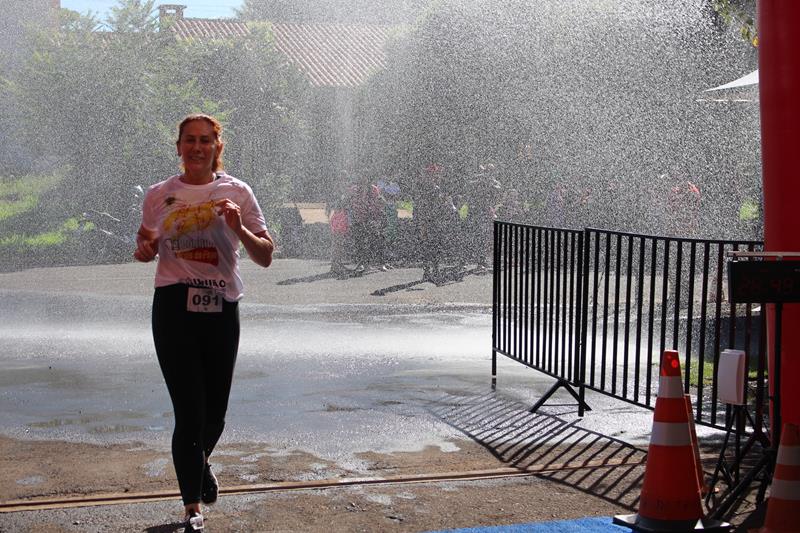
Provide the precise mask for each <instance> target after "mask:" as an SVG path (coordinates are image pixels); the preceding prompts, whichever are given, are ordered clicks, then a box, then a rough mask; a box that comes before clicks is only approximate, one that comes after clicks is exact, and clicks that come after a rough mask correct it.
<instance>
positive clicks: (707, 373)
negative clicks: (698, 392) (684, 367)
mask: <svg viewBox="0 0 800 533" xmlns="http://www.w3.org/2000/svg"><path fill="white" fill-rule="evenodd" d="M699 366H700V365H698V364H697V361H696V360H692V367H691V368H690V369H689V384H690V385H692V386H694V387H697V384H698V381H699V377H700V372H699V370H700V368H699ZM713 383H714V363H712V362H709V361H704V362H703V388H705V387H710V386H711V385H712V384H713Z"/></svg>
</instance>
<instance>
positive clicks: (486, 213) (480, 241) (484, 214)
mask: <svg viewBox="0 0 800 533" xmlns="http://www.w3.org/2000/svg"><path fill="white" fill-rule="evenodd" d="M494 174H495V167H494V165H493V164H491V163H488V164H486V165H481V167H480V168H479V169H478V173H477V174H476V175H475V176H474V177H473V179H472V180H470V182H469V190H468V194H469V196H468V198H467V202H468V205H469V212H468V213H467V220H466V225H467V234H471V235H473V236H474V239H473V241H472V243H471V245H470V249H471V251H472V253H473V257H474V259H475V262H476V273H479V274H480V273H483V272H485V271H486V269H487V267H488V266H489V262H490V260H489V259H488V258H489V257H491V255H492V249H493V247H494V243H493V232H494V227H493V225H494V220H495V218H497V213H496V207H497V202H498V200H499V196H500V191H501V187H500V182H498V181H497V179H496V178H495V177H494Z"/></svg>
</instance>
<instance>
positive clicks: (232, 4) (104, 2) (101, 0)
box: [61, 0, 243, 20]
mask: <svg viewBox="0 0 800 533" xmlns="http://www.w3.org/2000/svg"><path fill="white" fill-rule="evenodd" d="M242 1H243V0H156V3H155V5H156V7H158V6H159V5H160V4H180V5H184V6H186V10H185V11H184V12H183V14H184V16H186V17H193V18H230V17H233V16H235V13H234V11H233V10H234V9H235V8H239V7H241V5H242ZM118 3H119V2H118V0H61V7H64V8H67V9H72V10H73V11H78V12H79V13H83V14H85V13H86V12H87V11H91V12H93V13H95V14H96V15H97V18H99V19H100V20H105V19H106V16H107V14H108V12H109V10H110V8H112V7H114V6H116V5H118Z"/></svg>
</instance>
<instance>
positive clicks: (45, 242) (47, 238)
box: [0, 217, 94, 250]
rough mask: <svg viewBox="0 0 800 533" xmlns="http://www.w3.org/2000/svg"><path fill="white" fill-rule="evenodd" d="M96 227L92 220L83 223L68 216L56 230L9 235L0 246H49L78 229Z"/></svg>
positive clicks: (0, 242)
mask: <svg viewBox="0 0 800 533" xmlns="http://www.w3.org/2000/svg"><path fill="white" fill-rule="evenodd" d="M93 227H94V224H92V223H91V222H84V223H81V221H79V220H78V219H77V218H74V217H73V218H68V219H67V220H65V221H64V222H63V223H62V224H61V226H59V227H58V228H57V229H55V230H51V231H45V232H43V233H38V234H36V235H20V234H18V233H17V234H14V235H9V236H8V237H4V238H2V239H0V248H3V249H5V250H8V249H9V248H11V249H13V248H47V247H51V246H58V245H60V244H63V243H64V242H65V241H66V240H67V239H68V238H69V237H70V236H71V235H73V234H75V233H76V232H77V231H89V230H91V229H92V228H93Z"/></svg>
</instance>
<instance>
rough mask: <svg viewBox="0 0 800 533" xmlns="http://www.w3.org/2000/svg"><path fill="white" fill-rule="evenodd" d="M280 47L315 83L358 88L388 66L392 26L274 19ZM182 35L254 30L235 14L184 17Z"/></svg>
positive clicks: (176, 24)
mask: <svg viewBox="0 0 800 533" xmlns="http://www.w3.org/2000/svg"><path fill="white" fill-rule="evenodd" d="M272 29H273V32H274V34H275V46H276V48H277V49H278V50H279V51H281V52H282V53H283V54H284V55H285V56H286V57H287V58H288V59H289V61H290V62H292V63H293V64H294V65H295V66H296V67H297V68H298V69H299V70H300V71H301V72H303V73H304V74H305V75H306V76H307V78H308V80H309V82H310V83H311V85H313V86H316V87H356V86H358V85H360V84H362V83H364V82H365V81H366V80H367V78H368V77H369V76H370V75H371V74H372V73H373V72H375V71H377V70H380V69H382V68H383V67H384V66H385V62H386V56H385V54H384V45H385V44H386V41H387V39H388V37H389V31H390V27H388V26H378V25H369V24H359V25H353V24H289V23H274V24H273V25H272ZM170 30H172V31H173V32H175V33H176V34H177V36H178V37H179V38H181V39H226V38H231V37H242V36H245V35H247V34H248V33H250V30H249V29H248V28H247V24H246V23H244V22H242V21H239V20H234V19H199V18H179V19H177V20H174V21H173V22H172V24H171V25H170Z"/></svg>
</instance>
